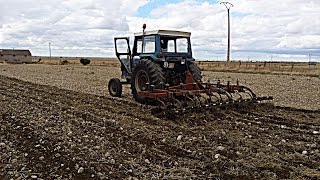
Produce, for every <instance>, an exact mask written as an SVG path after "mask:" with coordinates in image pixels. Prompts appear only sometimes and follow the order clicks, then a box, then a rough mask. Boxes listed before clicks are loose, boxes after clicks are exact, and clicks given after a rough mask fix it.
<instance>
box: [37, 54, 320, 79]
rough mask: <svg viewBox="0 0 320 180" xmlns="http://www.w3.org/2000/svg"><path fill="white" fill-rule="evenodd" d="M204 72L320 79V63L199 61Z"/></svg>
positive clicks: (111, 62)
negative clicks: (299, 76) (297, 76)
mask: <svg viewBox="0 0 320 180" xmlns="http://www.w3.org/2000/svg"><path fill="white" fill-rule="evenodd" d="M80 59H81V57H77V58H74V57H72V58H71V57H52V58H49V57H33V60H32V61H33V62H35V63H37V62H38V63H42V64H63V63H68V64H80ZM87 59H90V60H91V63H90V65H101V66H108V67H117V66H120V64H119V62H118V60H117V59H116V58H87ZM197 64H198V65H199V66H200V68H201V69H202V70H203V71H217V72H241V73H261V74H286V75H304V76H312V77H320V63H316V62H315V63H309V62H252V61H249V62H246V61H232V62H230V63H226V62H223V61H197Z"/></svg>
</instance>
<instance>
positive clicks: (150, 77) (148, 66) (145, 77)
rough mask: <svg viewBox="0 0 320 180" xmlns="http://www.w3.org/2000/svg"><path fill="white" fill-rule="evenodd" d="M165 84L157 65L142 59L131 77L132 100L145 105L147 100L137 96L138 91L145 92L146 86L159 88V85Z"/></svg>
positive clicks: (159, 67) (160, 69)
mask: <svg viewBox="0 0 320 180" xmlns="http://www.w3.org/2000/svg"><path fill="white" fill-rule="evenodd" d="M161 82H165V78H164V73H163V71H162V68H161V66H160V65H159V64H157V63H155V62H152V61H150V60H147V59H143V60H141V61H140V62H139V64H138V65H137V66H136V67H135V68H134V69H133V72H132V76H131V90H132V96H133V98H134V99H135V100H136V101H137V102H140V103H146V102H147V101H148V99H146V98H145V97H142V96H139V92H140V91H147V90H148V85H147V83H149V84H150V85H154V86H155V88H161V87H160V83H161Z"/></svg>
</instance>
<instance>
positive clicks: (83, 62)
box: [80, 58, 91, 66]
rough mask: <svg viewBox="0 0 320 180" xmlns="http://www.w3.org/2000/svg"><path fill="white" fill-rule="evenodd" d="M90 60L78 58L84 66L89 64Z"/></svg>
mask: <svg viewBox="0 0 320 180" xmlns="http://www.w3.org/2000/svg"><path fill="white" fill-rule="evenodd" d="M90 62H91V61H90V60H89V59H84V58H81V59H80V63H81V64H82V65H84V66H85V65H88V64H90Z"/></svg>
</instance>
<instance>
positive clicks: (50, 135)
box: [0, 75, 320, 179]
mask: <svg viewBox="0 0 320 180" xmlns="http://www.w3.org/2000/svg"><path fill="white" fill-rule="evenodd" d="M0 105H1V108H0V179H11V178H12V179H31V178H33V179H124V178H126V179H135V178H137V179H143V178H145V179H152V178H153V179H210V178H211V179H232V178H236V179H301V178H306V179H319V178H320V152H319V149H320V145H319V144H320V135H319V130H320V111H319V110H305V109H297V108H293V107H278V106H274V105H272V104H264V105H260V106H250V107H241V108H237V109H234V108H230V109H226V110H219V109H217V110H214V111H212V112H206V113H192V114H190V113H189V114H185V115H180V116H177V117H175V118H168V117H161V118H159V117H156V116H154V115H152V114H151V113H150V107H149V106H144V105H140V104H137V103H135V102H133V101H132V100H131V99H130V98H128V97H127V98H111V97H109V96H104V95H95V94H89V93H83V92H79V91H72V90H67V89H61V88H59V87H56V86H49V85H40V84H37V83H31V82H27V81H23V80H20V79H16V78H9V77H6V76H2V75H0Z"/></svg>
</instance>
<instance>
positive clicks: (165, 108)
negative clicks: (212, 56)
mask: <svg viewBox="0 0 320 180" xmlns="http://www.w3.org/2000/svg"><path fill="white" fill-rule="evenodd" d="M161 85H162V88H159V89H158V88H155V86H154V85H150V84H148V83H147V87H148V88H147V90H146V91H140V92H139V96H142V97H145V98H146V99H148V100H151V101H155V102H156V104H157V107H156V108H154V109H153V110H152V112H153V113H161V112H165V113H168V114H179V113H186V112H201V111H207V110H210V109H211V110H212V109H217V108H226V107H230V106H232V107H234V106H243V105H247V104H252V103H261V102H264V101H268V100H273V97H272V96H262V97H258V96H257V95H256V94H255V93H254V92H253V91H252V90H251V89H250V88H248V87H246V86H243V85H240V84H239V81H237V83H236V84H233V85H232V84H230V82H228V83H227V84H222V83H221V82H220V81H219V80H218V81H217V82H215V83H211V82H210V81H208V82H201V81H195V80H194V79H193V77H192V74H191V73H190V72H186V81H185V83H181V84H179V85H176V86H170V85H169V84H161Z"/></svg>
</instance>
